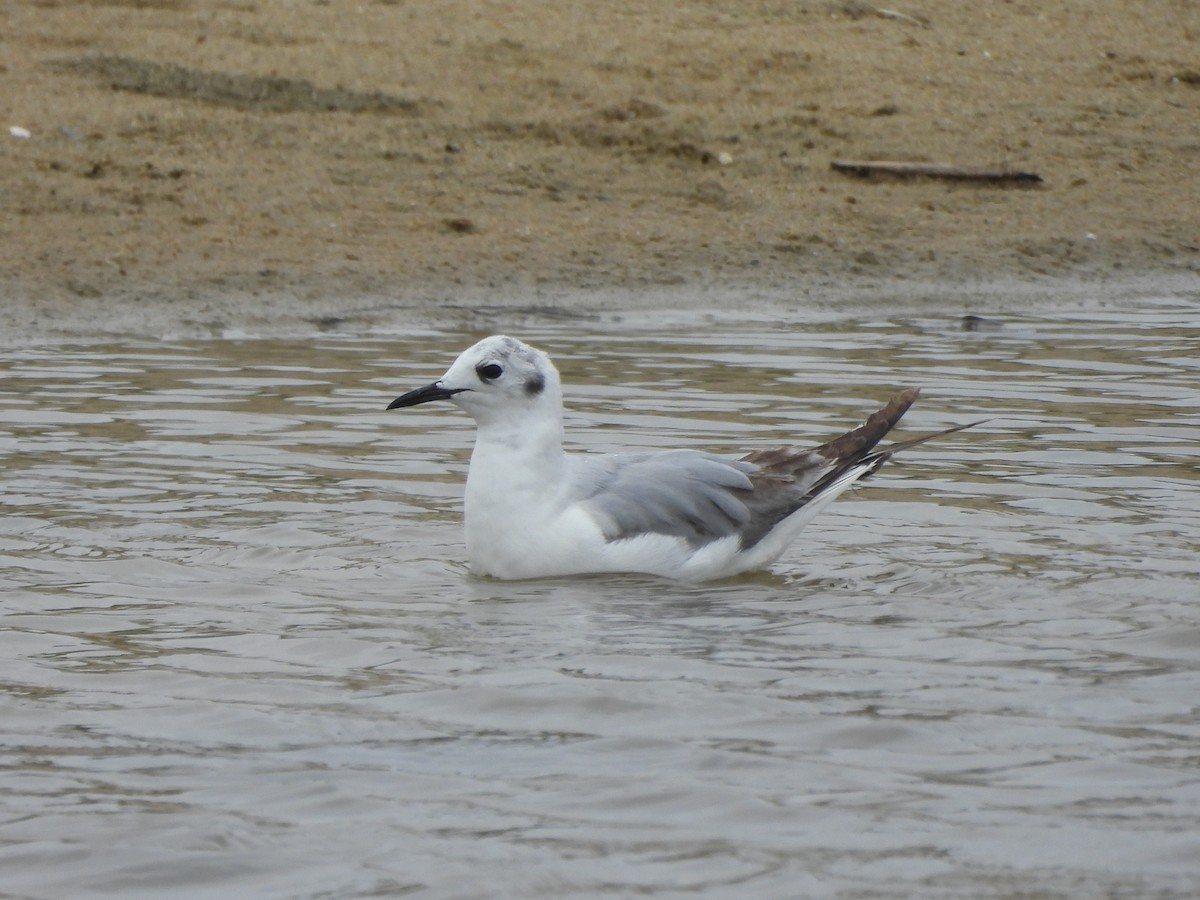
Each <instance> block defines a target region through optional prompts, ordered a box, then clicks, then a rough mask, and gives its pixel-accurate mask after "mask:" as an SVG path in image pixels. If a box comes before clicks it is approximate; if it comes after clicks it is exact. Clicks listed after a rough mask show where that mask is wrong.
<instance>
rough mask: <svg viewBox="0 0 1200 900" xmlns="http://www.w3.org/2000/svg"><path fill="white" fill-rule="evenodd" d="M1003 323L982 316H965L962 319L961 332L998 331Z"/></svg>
mask: <svg viewBox="0 0 1200 900" xmlns="http://www.w3.org/2000/svg"><path fill="white" fill-rule="evenodd" d="M1003 327H1004V323H1003V322H1000V321H997V320H996V319H988V318H984V317H983V316H976V315H966V316H963V317H962V329H963V331H999V330H1000V329H1001V328H1003Z"/></svg>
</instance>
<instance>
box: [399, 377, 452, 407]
mask: <svg viewBox="0 0 1200 900" xmlns="http://www.w3.org/2000/svg"><path fill="white" fill-rule="evenodd" d="M463 390H464V388H454V389H450V388H444V387H442V386H441V385H440V384H438V382H436V381H435V382H434V383H433V384H427V385H425V387H419V388H417V389H416V390H413V391H409V392H408V393H407V394H405V395H404V396H403V397H397V398H396V399H395V400H393V401H392V402H391V403H389V404H388V409H400V408H401V407H402V406H416V405H417V404H418V403H428V402H430V401H431V400H449V399H450V398H451V397H453V396H454V395H455V394H457V393H460V392H461V391H463Z"/></svg>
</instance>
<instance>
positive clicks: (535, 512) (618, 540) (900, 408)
mask: <svg viewBox="0 0 1200 900" xmlns="http://www.w3.org/2000/svg"><path fill="white" fill-rule="evenodd" d="M917 393H918V390H917V389H916V388H910V389H909V390H906V391H902V392H900V393H899V394H897V395H896V396H895V397H893V398H892V399H891V400H889V401H888V403H887V404H886V405H885V406H884V407H883V408H882V409H880V410H879V411H878V412H876V413H874V414H873V415H871V416H870V418H868V419H867V421H866V422H865V423H864V424H862V425H860V426H859V427H858V428H855V429H853V430H852V431H848V432H846V433H845V434H843V435H842V436H841V437H838V438H834V439H833V440H832V441H829V442H828V443H825V444H822V445H821V446H819V447H813V448H811V449H800V448H795V447H784V448H780V449H773V450H755V451H753V452H751V453H747V454H746V455H745V456H743V457H741V458H740V459H730V458H727V457H722V456H717V455H715V454H712V453H703V452H701V451H698V450H662V451H639V452H631V453H613V454H589V453H568V452H565V451H564V450H563V418H562V388H561V385H560V382H559V377H558V370H557V369H555V367H554V364H553V363H552V362H550V358H549V357H548V356H546V354H544V353H542V352H541V351H540V350H535V349H534V348H533V347H530V346H529V345H527V344H524V343H522V342H521V341H518V340H516V339H514V338H511V337H506V336H504V335H494V336H492V337H488V338H484V339H483V340H482V341H480V342H479V343H477V344H475V345H474V346H473V347H471V348H469V349H468V350H466V351H464V352H463V353H462V355H461V356H459V357H458V359H456V360H455V361H454V364H453V365H452V366H450V368H449V369H448V370H447V372H446V374H445V375H443V376H442V377H441V378H440V379H438V380H437V381H435V382H434V383H433V384H431V385H428V386H427V387H422V388H417V389H416V390H413V391H409V392H408V393H407V394H405V395H404V396H402V397H398V398H397V399H396V400H393V401H392V403H391V404H390V405H389V406H388V409H397V408H399V407H405V406H416V405H417V404H419V403H428V402H429V401H431V400H449V401H451V402H452V403H454V404H455V405H456V406H458V407H460V408H462V409H463V410H465V411H466V412H467V413H469V414H470V415H471V417H472V418H473V419H474V420H475V424H476V426H477V427H478V434H477V436H476V439H475V450H474V452H473V453H472V454H471V466H470V470H469V471H468V474H467V491H466V509H465V515H466V532H467V556H468V557H469V559H470V564H471V569H472V571H474V572H476V573H479V574H481V575H491V576H495V577H497V578H538V577H542V576H547V575H572V574H582V573H586V572H640V573H646V574H651V575H661V576H665V577H668V578H677V579H681V580H685V581H703V580H706V579H710V578H723V577H725V576H729V575H735V574H737V573H739V572H746V571H750V570H754V569H761V568H764V567H766V566H768V565H770V564H771V563H772V562H774V561H775V560H776V559H777V558H778V557H779V556H780V555H781V554H782V553H783V551H784V550H786V549H787V547H788V545H789V544H790V543H791V542H792V541H793V540H794V539H795V537H796V535H797V534H798V533H799V532H800V529H802V528H803V527H804V526H805V525H807V524H808V522H809V521H811V520H812V519H813V518H814V517H815V516H816V515H817V514H818V513H819V512H820V511H821V510H822V509H824V508H825V507H826V506H828V505H829V504H830V503H831V502H833V500H834V499H836V498H837V497H838V495H839V494H841V493H842V492H843V491H845V490H846V489H847V488H848V487H850V485H852V484H854V483H855V482H856V481H858V480H859V479H861V478H865V477H866V476H868V475H870V474H872V473H873V472H874V471H875V470H876V469H878V468H879V467H880V466H881V465H883V463H884V462H885V461H886V460H887V459H888V458H889V457H891V455H892V454H893V453H895V452H897V451H898V450H902V449H904V448H905V447H911V446H913V445H914V444H918V443H921V442H922V441H926V440H929V439H930V438H933V437H939V436H941V435H943V434H949V433H950V432H953V431H959V430H961V429H962V428H967V427H970V426H966V425H963V426H959V427H958V428H950V429H947V430H946V431H941V432H938V433H937V434H932V435H926V436H924V437H920V438H915V439H912V440H908V441H903V442H900V443H896V444H891V445H889V446H888V447H886V448H885V449H883V450H878V451H875V452H871V448H873V447H874V446H875V445H876V444H877V443H878V442H879V440H880V439H881V438H882V437H883V436H884V435H885V434H887V433H888V432H889V431H890V430H891V429H892V427H893V426H894V425H895V424H896V423H897V422H898V421H900V417H901V416H903V415H904V413H905V411H906V410H907V409H908V408H909V406H910V405H911V404H912V402H913V401H914V400H916V398H917Z"/></svg>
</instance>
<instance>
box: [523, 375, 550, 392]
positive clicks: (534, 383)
mask: <svg viewBox="0 0 1200 900" xmlns="http://www.w3.org/2000/svg"><path fill="white" fill-rule="evenodd" d="M545 389H546V379H545V378H543V377H542V376H541V375H540V374H539V375H534V376H533V377H532V378H530V379H529V380H528V381H527V382H525V393H526V394H528V395H529V396H530V397H536V396H537V395H538V394H540V393H541V392H542V391H544V390H545Z"/></svg>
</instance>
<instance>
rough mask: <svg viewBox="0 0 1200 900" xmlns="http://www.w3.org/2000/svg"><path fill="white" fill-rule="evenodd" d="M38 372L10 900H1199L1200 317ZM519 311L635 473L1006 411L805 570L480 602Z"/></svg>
mask: <svg viewBox="0 0 1200 900" xmlns="http://www.w3.org/2000/svg"><path fill="white" fill-rule="evenodd" d="M979 324H981V325H982V327H980V328H978V329H975V330H967V329H964V327H963V325H962V323H961V322H960V321H959V320H958V319H956V318H954V317H946V318H939V317H930V318H909V319H904V320H885V319H879V320H855V321H849V320H818V321H813V320H807V319H804V318H800V317H798V318H796V319H795V320H783V319H758V320H749V321H745V320H744V321H740V322H738V323H733V322H731V321H708V320H704V321H699V320H698V321H695V322H692V323H690V324H680V323H679V322H676V323H674V324H672V323H669V322H665V321H660V322H654V321H651V320H649V319H647V320H644V321H636V322H631V321H624V322H622V321H601V320H580V321H562V320H559V321H553V320H537V319H528V318H527V319H526V320H525V321H523V322H520V323H516V322H512V321H505V320H503V319H501V320H499V321H497V322H495V323H491V322H489V323H487V324H486V325H481V326H480V328H479V329H478V330H476V331H467V330H462V329H458V328H456V329H454V330H447V331H444V332H442V331H422V332H406V333H399V332H398V333H395V334H385V333H381V332H372V333H362V334H323V335H317V336H313V337H311V338H307V339H292V340H275V339H235V338H228V339H223V340H209V341H180V342H175V343H171V342H147V341H133V340H130V341H127V342H117V343H107V344H104V345H99V344H75V345H70V346H39V347H34V348H32V349H10V350H3V351H0V373H2V374H0V378H2V381H0V463H2V465H3V484H2V487H3V492H2V494H0V501H2V504H3V505H2V509H0V512H2V514H3V515H2V518H0V597H2V606H3V612H4V629H3V630H2V631H0V643H2V645H3V647H2V651H0V659H2V660H3V670H2V671H0V687H2V688H3V693H2V694H0V722H2V725H0V736H2V739H3V746H2V749H0V753H2V760H0V872H2V873H3V874H2V876H0V882H2V883H0V895H3V896H19V897H38V898H42V897H46V898H51V897H54V898H58V897H68V896H70V897H99V896H121V897H163V896H175V897H210V896H211V897H223V898H224V897H230V896H241V897H251V896H258V897H268V896H270V897H312V898H317V897H321V898H325V897H351V896H398V895H401V894H406V893H407V892H411V893H412V895H414V896H430V897H462V898H471V897H479V898H483V897H495V896H511V897H548V898H556V897H574V896H580V897H587V896H621V897H625V896H635V895H643V894H653V895H655V896H661V897H685V896H701V895H703V896H713V897H779V898H783V897H825V896H838V897H917V896H920V897H955V898H958V897H968V898H973V897H989V898H991V897H995V898H1000V897H1017V896H1038V897H1097V896H1110V897H1116V896H1120V897H1139V898H1141V897H1190V896H1195V895H1196V892H1197V886H1198V885H1200V712H1198V708H1200V673H1198V666H1200V478H1198V474H1197V464H1198V462H1200V440H1198V439H1200V405H1198V398H1200V311H1198V309H1197V307H1196V305H1195V304H1192V305H1186V304H1166V303H1164V304H1157V305H1148V306H1146V305H1143V307H1142V308H1141V309H1130V310H1126V311H1121V312H1108V313H1105V312H1098V313H1097V312H1092V313H1087V314H1084V313H1079V314H1070V315H1067V314H1063V315H1057V314H1055V315H1025V316H1018V317H1011V318H1006V319H1005V320H1004V321H1003V322H1002V323H999V324H996V323H986V322H985V323H979ZM498 327H504V328H506V329H509V330H513V331H515V332H517V333H518V334H520V335H521V336H523V337H525V338H527V339H529V340H531V341H534V342H536V343H538V344H539V345H541V346H543V347H544V348H545V349H547V350H548V351H550V352H551V353H552V354H553V355H554V356H555V358H556V360H557V361H558V363H559V366H560V369H561V370H562V372H563V375H564V379H565V380H566V381H567V383H568V388H567V396H568V403H569V410H568V428H569V429H570V431H571V435H572V440H573V442H574V443H575V444H576V445H577V446H579V447H581V448H587V449H600V450H604V449H612V448H615V447H620V446H631V445H632V446H639V447H651V446H675V445H685V446H697V447H706V448H712V449H717V450H721V451H729V452H735V451H739V450H745V449H752V448H758V447H767V446H773V445H776V444H778V443H781V442H784V441H786V440H790V439H792V438H794V439H795V440H797V441H798V442H801V443H805V442H810V441H811V442H817V441H819V440H824V439H825V438H827V437H829V436H832V435H834V434H836V433H838V432H839V431H840V430H844V429H845V428H846V427H849V426H851V425H853V424H856V423H857V422H858V421H859V420H860V419H861V418H862V417H863V416H864V415H865V414H866V413H868V412H870V411H871V410H872V409H874V408H875V406H876V405H878V404H879V403H881V402H882V401H883V400H884V399H886V397H887V396H888V395H889V393H890V392H891V391H892V390H893V389H894V388H896V387H899V386H907V385H921V386H922V387H923V388H924V394H923V396H922V399H921V401H920V402H919V403H918V405H917V406H916V407H914V408H913V410H912V411H911V412H910V413H909V415H908V417H907V418H906V419H905V422H904V423H903V424H904V426H905V427H904V429H903V430H904V432H905V434H909V435H911V434H914V433H920V432H922V431H926V430H934V429H940V428H946V427H949V426H951V425H956V424H961V423H965V422H968V421H972V420H975V419H980V418H988V419H989V421H988V422H987V423H986V424H984V425H982V426H979V427H978V428H976V429H974V430H971V431H968V432H963V433H960V434H956V435H953V436H951V437H948V438H947V439H945V440H942V441H940V442H937V443H932V444H928V445H924V446H921V447H919V448H914V449H913V450H911V451H910V452H908V453H907V454H905V455H904V456H903V457H902V458H901V459H900V460H898V461H897V462H895V463H894V464H891V465H889V466H888V467H887V468H885V469H884V470H883V471H882V472H881V473H880V475H879V476H877V477H876V478H875V479H873V480H872V481H871V482H870V483H868V484H866V485H864V486H862V487H861V488H860V489H857V490H856V491H855V492H854V493H853V494H852V495H849V496H847V497H844V498H843V499H842V500H839V501H838V503H837V504H835V506H834V507H833V508H832V510H831V511H830V512H828V513H826V515H825V517H824V518H823V519H822V520H819V527H814V528H813V529H812V530H811V531H810V532H809V533H808V534H807V535H806V536H805V539H804V540H802V541H801V542H800V543H798V544H797V545H796V546H795V547H794V548H793V550H792V552H791V553H789V554H788V555H787V556H785V558H784V559H783V560H781V561H780V563H779V564H778V565H777V566H776V567H775V570H774V572H773V573H772V574H770V575H762V576H756V577H753V578H745V579H741V580H736V581H731V582H724V583H718V584H715V585H702V586H683V585H677V584H673V583H670V582H666V581H659V580H654V579H645V578H638V577H590V578H576V579H569V580H547V581H535V582H525V583H502V582H494V581H489V580H483V579H477V578H473V577H472V576H470V575H469V574H468V573H467V571H466V570H465V568H464V565H463V558H464V553H463V548H462V539H461V530H460V521H459V519H460V504H461V495H462V481H463V478H464V475H465V471H466V466H467V461H468V455H469V450H470V444H471V438H472V430H471V428H470V427H469V422H468V420H467V419H466V418H465V416H463V415H462V414H461V413H459V412H457V411H456V410H454V409H453V408H451V407H450V406H448V405H445V406H441V407H437V406H433V405H431V406H422V407H419V408H415V409H411V410H403V411H395V412H385V411H384V406H385V405H386V404H387V402H388V401H389V400H391V399H392V398H393V397H395V396H397V395H398V393H400V392H402V391H403V390H407V389H408V388H410V387H414V386H417V385H420V384H424V383H427V382H429V381H430V380H432V379H433V378H434V377H436V376H438V375H440V374H441V372H442V371H444V369H445V368H446V366H447V365H448V364H449V362H450V360H451V359H452V358H453V357H454V356H455V355H456V354H457V353H458V351H459V350H461V349H462V348H463V347H465V346H466V345H467V344H468V343H469V342H470V341H472V340H474V339H475V338H477V337H479V336H481V334H483V333H486V332H487V331H489V330H493V328H498Z"/></svg>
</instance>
